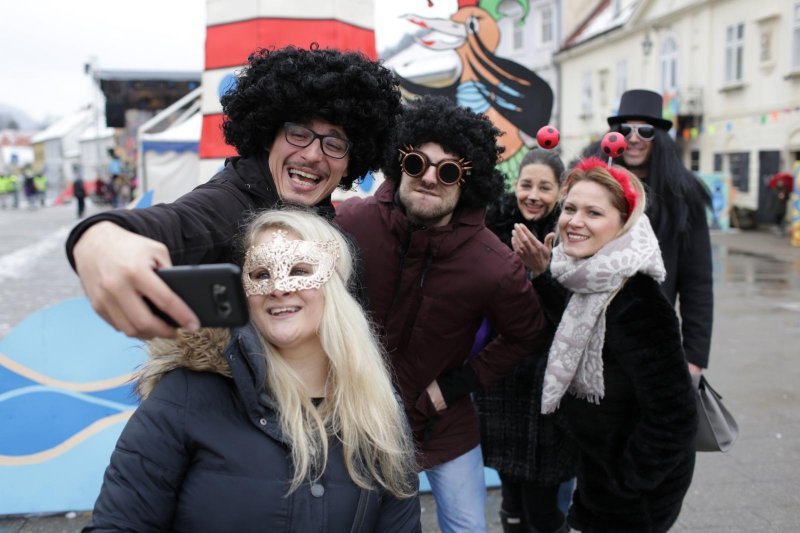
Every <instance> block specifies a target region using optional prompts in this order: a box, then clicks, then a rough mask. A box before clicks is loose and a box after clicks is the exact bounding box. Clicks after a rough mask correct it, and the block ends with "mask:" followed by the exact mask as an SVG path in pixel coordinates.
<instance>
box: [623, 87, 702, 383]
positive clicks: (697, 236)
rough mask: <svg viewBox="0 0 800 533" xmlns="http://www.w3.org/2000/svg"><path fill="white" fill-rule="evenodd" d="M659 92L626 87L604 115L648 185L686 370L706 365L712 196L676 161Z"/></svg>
mask: <svg viewBox="0 0 800 533" xmlns="http://www.w3.org/2000/svg"><path fill="white" fill-rule="evenodd" d="M662 106H663V101H662V98H661V95H660V94H658V93H655V92H653V91H648V90H644V89H632V90H629V91H626V92H625V93H624V94H623V95H622V98H621V100H620V106H619V111H618V113H617V115H615V116H611V117H608V125H609V126H610V127H611V129H612V130H613V131H618V132H620V133H622V134H623V135H625V138H626V139H627V141H628V147H627V149H626V150H625V152H624V153H623V154H622V157H621V158H620V161H618V163H619V164H621V165H623V166H625V167H627V168H628V169H629V170H630V171H631V172H633V173H634V174H636V175H637V176H638V177H639V178H640V179H641V180H642V182H643V183H644V185H645V187H646V188H647V190H648V194H647V196H648V205H647V216H648V217H649V218H650V221H651V223H652V225H653V229H654V230H655V232H656V236H657V237H658V242H659V245H660V247H661V254H662V256H663V259H664V265H665V267H666V270H667V278H666V280H665V281H664V283H662V284H661V289H662V291H663V292H664V294H665V295H666V296H667V298H668V299H669V300H670V301H671V302H672V303H673V304H675V303H676V302H680V303H679V314H680V316H681V330H682V331H681V332H682V334H683V348H684V351H685V353H686V360H687V362H688V365H689V371H690V372H692V373H694V374H699V373H701V372H702V369H703V368H707V367H708V357H709V351H710V349H711V329H712V322H713V308H714V295H713V280H712V273H711V242H710V237H709V231H708V222H707V221H706V211H705V209H706V207H707V206H710V205H711V197H710V195H709V193H708V191H707V190H706V188H705V186H704V185H703V184H702V182H701V181H700V180H699V179H697V177H696V176H695V175H694V174H693V173H692V172H690V171H689V170H688V169H687V168H686V167H685V166H684V165H683V163H682V162H681V159H680V152H679V149H678V146H677V144H676V143H675V141H674V140H673V139H672V137H670V135H669V133H668V132H669V129H670V128H671V127H672V122H671V121H669V120H666V119H664V118H663V117H662V115H661V110H662Z"/></svg>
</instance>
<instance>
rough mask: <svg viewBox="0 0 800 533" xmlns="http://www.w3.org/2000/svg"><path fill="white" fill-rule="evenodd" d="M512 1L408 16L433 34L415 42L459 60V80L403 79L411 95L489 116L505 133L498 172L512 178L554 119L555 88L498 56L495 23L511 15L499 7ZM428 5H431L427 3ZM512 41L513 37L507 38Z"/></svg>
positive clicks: (470, 3) (473, 2)
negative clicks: (433, 83)
mask: <svg viewBox="0 0 800 533" xmlns="http://www.w3.org/2000/svg"><path fill="white" fill-rule="evenodd" d="M504 1H505V2H508V0H459V2H458V10H457V11H456V12H455V13H454V14H453V15H452V16H451V17H450V18H449V19H445V18H426V17H424V16H419V15H406V16H405V17H403V18H405V19H406V20H407V21H409V22H410V23H412V24H414V25H416V26H418V27H420V28H423V29H425V30H429V31H428V32H427V33H424V34H423V35H421V36H420V37H418V38H417V39H416V41H417V43H419V44H420V45H422V46H423V47H425V48H428V49H430V50H432V51H451V50H452V51H455V53H456V54H458V57H459V59H460V63H461V64H460V69H459V74H458V77H457V79H456V80H454V81H453V83H452V84H450V85H447V86H445V87H433V86H428V85H424V84H420V83H415V82H413V81H411V80H409V79H405V78H402V77H401V78H400V80H401V86H402V87H403V89H404V91H405V92H407V93H409V94H411V95H423V94H437V95H442V96H447V97H449V98H453V99H454V100H456V101H457V102H458V103H459V105H463V106H466V107H469V108H470V109H472V110H474V111H476V112H479V113H485V114H486V115H487V116H488V117H489V118H490V119H491V120H492V122H493V123H494V124H495V125H496V126H497V127H498V128H499V129H500V130H501V131H503V132H505V135H503V136H502V137H501V142H502V144H503V146H505V149H506V151H505V153H504V154H503V161H502V163H501V164H500V165H499V168H500V170H501V171H503V173H504V174H505V175H506V177H507V179H508V180H513V179H514V178H515V177H516V175H517V171H518V169H519V162H520V160H521V159H522V157H523V156H524V154H525V152H527V148H529V147H532V146H534V145H535V143H536V132H537V131H538V130H539V128H541V127H542V126H545V125H547V124H548V123H549V121H550V114H551V111H552V108H553V90H552V89H551V88H550V86H549V85H548V84H547V82H545V81H544V80H543V79H542V78H540V77H539V76H538V75H537V74H536V73H535V72H533V71H531V70H529V69H528V68H526V67H524V66H523V65H520V64H519V63H516V62H514V61H511V60H509V59H506V58H503V57H500V56H498V55H496V54H495V53H494V52H495V51H496V50H497V47H498V44H499V43H500V40H501V39H502V38H504V37H505V36H504V35H501V32H500V28H499V26H498V24H497V21H498V20H500V19H501V18H503V17H506V16H509V15H507V14H505V13H504V11H503V10H502V9H501V4H502V3H503V2H504ZM516 1H517V2H518V3H519V5H520V7H521V9H520V10H517V11H519V13H520V15H519V20H517V21H516V22H515V23H516V24H522V23H523V22H524V20H525V17H526V16H527V14H528V11H529V9H530V5H529V1H528V0H516ZM429 5H430V2H429ZM509 38H510V37H509Z"/></svg>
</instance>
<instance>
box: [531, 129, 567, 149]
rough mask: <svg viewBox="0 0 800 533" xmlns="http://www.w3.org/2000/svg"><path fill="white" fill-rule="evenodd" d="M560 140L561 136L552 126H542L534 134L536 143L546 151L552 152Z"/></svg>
mask: <svg viewBox="0 0 800 533" xmlns="http://www.w3.org/2000/svg"><path fill="white" fill-rule="evenodd" d="M560 139H561V136H560V135H559V133H558V130H557V129H556V128H554V127H553V126H542V127H541V128H539V131H537V132H536V142H538V143H539V146H541V147H542V148H546V149H548V150H552V149H553V148H555V147H556V146H558V141H559V140H560Z"/></svg>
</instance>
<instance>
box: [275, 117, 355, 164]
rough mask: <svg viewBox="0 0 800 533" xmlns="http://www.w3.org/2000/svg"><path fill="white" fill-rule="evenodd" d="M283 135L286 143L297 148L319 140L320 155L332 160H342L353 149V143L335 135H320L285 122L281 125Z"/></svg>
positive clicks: (298, 125) (303, 127)
mask: <svg viewBox="0 0 800 533" xmlns="http://www.w3.org/2000/svg"><path fill="white" fill-rule="evenodd" d="M283 133H284V135H285V136H286V142H288V143H289V144H291V145H292V146H297V147H298V148H305V147H306V146H308V145H310V144H311V143H313V142H314V141H315V140H317V139H319V144H320V146H321V147H322V153H323V154H325V155H327V156H328V157H332V158H334V159H342V158H343V157H344V156H346V155H347V154H348V152H350V149H351V148H352V147H353V143H351V142H350V141H348V140H347V139H342V138H341V137H337V136H335V135H320V134H319V133H317V132H315V131H313V130H310V129H308V128H306V127H305V126H301V125H300V124H295V123H294V122H286V123H285V124H284V125H283Z"/></svg>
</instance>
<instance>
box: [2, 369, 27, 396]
mask: <svg viewBox="0 0 800 533" xmlns="http://www.w3.org/2000/svg"><path fill="white" fill-rule="evenodd" d="M34 383H35V381H32V380H30V379H28V378H26V377H23V376H20V375H19V374H17V373H16V372H13V371H12V370H9V369H8V368H6V367H5V366H3V365H2V364H0V395H3V394H4V393H6V392H8V391H10V390H14V389H19V388H21V387H28V386H30V385H33V384H34Z"/></svg>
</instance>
